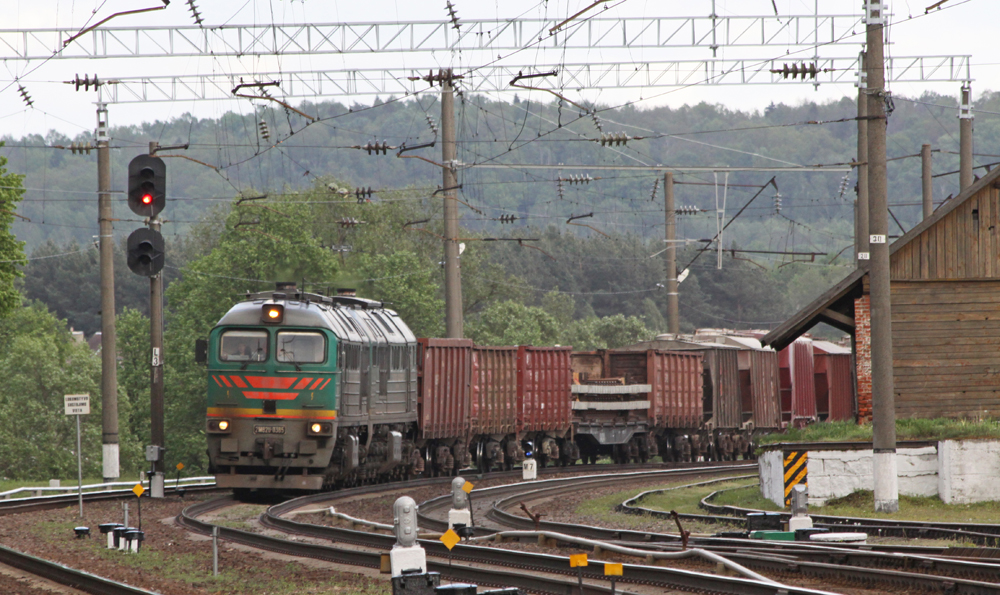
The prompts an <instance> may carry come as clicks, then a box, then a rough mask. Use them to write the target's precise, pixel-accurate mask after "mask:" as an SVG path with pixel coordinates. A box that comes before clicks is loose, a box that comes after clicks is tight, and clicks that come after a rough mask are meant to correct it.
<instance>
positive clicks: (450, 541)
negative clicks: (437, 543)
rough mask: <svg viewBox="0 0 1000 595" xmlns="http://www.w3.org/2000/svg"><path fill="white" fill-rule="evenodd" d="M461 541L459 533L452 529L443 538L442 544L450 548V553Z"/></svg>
mask: <svg viewBox="0 0 1000 595" xmlns="http://www.w3.org/2000/svg"><path fill="white" fill-rule="evenodd" d="M461 540H462V538H461V537H459V536H458V533H455V532H454V531H452V530H451V529H448V531H446V532H445V534H444V535H442V536H441V543H443V544H444V546H445V547H446V548H448V551H451V548H453V547H455V544H456V543H458V542H459V541H461Z"/></svg>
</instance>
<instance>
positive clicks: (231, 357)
mask: <svg viewBox="0 0 1000 595" xmlns="http://www.w3.org/2000/svg"><path fill="white" fill-rule="evenodd" d="M267 343H268V341H267V331H226V332H224V333H222V340H221V341H220V342H219V359H220V360H222V361H224V362H262V361H264V360H266V359H267Z"/></svg>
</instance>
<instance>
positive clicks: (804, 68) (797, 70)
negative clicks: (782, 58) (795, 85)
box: [771, 62, 822, 80]
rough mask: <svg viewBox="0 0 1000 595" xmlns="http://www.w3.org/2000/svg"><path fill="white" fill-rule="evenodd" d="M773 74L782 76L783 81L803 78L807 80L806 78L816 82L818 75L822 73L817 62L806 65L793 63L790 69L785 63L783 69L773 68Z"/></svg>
mask: <svg viewBox="0 0 1000 595" xmlns="http://www.w3.org/2000/svg"><path fill="white" fill-rule="evenodd" d="M771 72H772V73H773V74H780V75H781V78H783V79H787V78H791V79H792V80H795V79H797V78H799V77H801V78H802V80H806V77H809V78H811V79H814V80H815V79H816V73H818V72H822V71H821V70H820V69H819V67H817V66H816V63H815V62H812V63H809V64H806V63H805V62H799V63H795V62H792V65H791V66H790V67H789V66H788V64H787V63H785V64H783V65H782V67H781V68H772V69H771Z"/></svg>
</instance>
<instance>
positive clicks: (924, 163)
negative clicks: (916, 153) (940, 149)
mask: <svg viewBox="0 0 1000 595" xmlns="http://www.w3.org/2000/svg"><path fill="white" fill-rule="evenodd" d="M920 173H921V181H922V184H921V186H922V187H923V195H924V219H926V218H928V217H930V216H931V215H933V214H934V178H933V177H931V146H930V145H923V146H922V147H920Z"/></svg>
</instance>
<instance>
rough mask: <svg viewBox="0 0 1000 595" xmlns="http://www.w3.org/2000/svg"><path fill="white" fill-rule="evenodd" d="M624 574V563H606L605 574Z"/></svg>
mask: <svg viewBox="0 0 1000 595" xmlns="http://www.w3.org/2000/svg"><path fill="white" fill-rule="evenodd" d="M621 575H622V565H621V564H610V563H607V562H605V563H604V576H621Z"/></svg>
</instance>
